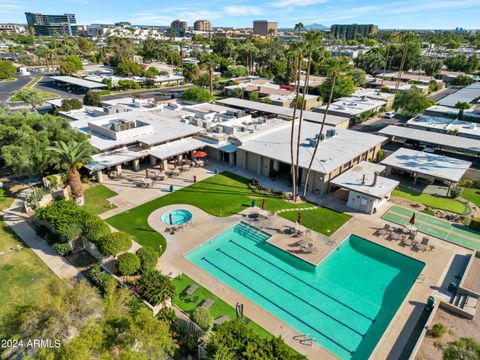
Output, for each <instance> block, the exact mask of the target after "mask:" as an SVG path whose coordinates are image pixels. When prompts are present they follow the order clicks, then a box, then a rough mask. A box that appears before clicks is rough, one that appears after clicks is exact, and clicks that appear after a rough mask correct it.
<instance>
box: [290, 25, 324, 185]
mask: <svg viewBox="0 0 480 360" xmlns="http://www.w3.org/2000/svg"><path fill="white" fill-rule="evenodd" d="M305 42H306V45H307V47H308V65H307V73H306V74H305V80H304V82H303V94H302V104H301V107H300V118H299V119H298V130H297V157H296V159H295V173H296V176H297V177H298V176H299V174H300V164H299V158H300V142H301V136H302V123H303V112H304V110H305V99H306V95H307V93H308V84H309V82H310V68H311V64H312V53H313V48H314V47H316V46H318V45H320V42H321V34H320V31H309V32H307V33H306V34H305ZM296 103H297V106H298V95H297V97H296ZM298 182H301V179H299V180H298ZM305 186H306V185H305Z"/></svg>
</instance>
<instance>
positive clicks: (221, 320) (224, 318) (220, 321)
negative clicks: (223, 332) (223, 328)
mask: <svg viewBox="0 0 480 360" xmlns="http://www.w3.org/2000/svg"><path fill="white" fill-rule="evenodd" d="M228 320H230V316H228V315H223V316H221V317H219V318H216V319H215V320H214V321H213V323H214V324H215V325H217V326H218V325H222V324H223V323H224V322H227V321H228Z"/></svg>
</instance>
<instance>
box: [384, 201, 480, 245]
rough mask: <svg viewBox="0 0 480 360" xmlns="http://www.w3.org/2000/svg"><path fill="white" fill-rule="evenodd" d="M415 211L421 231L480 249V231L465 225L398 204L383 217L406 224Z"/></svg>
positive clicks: (417, 226)
mask: <svg viewBox="0 0 480 360" xmlns="http://www.w3.org/2000/svg"><path fill="white" fill-rule="evenodd" d="M413 213H415V227H416V228H417V229H418V231H419V232H421V233H424V234H426V235H430V236H435V237H437V238H439V239H442V240H445V241H448V242H451V243H453V244H456V245H460V246H463V247H466V248H469V249H473V250H480V233H478V232H476V231H474V230H471V229H469V228H467V227H466V226H463V225H459V224H453V223H451V222H448V221H445V220H441V219H438V218H436V217H434V216H430V215H427V214H424V213H421V212H417V211H413V210H410V209H407V208H404V207H401V206H398V205H395V206H393V207H392V208H391V209H390V210H388V211H387V212H386V213H385V214H384V215H383V219H384V220H387V221H391V222H393V223H395V224H398V225H405V224H407V223H408V222H409V221H410V219H411V217H412V215H413Z"/></svg>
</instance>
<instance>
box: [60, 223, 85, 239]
mask: <svg viewBox="0 0 480 360" xmlns="http://www.w3.org/2000/svg"><path fill="white" fill-rule="evenodd" d="M58 231H59V233H60V235H62V236H63V237H64V239H65V240H66V241H72V240H77V239H78V238H79V237H80V235H82V232H83V226H82V225H80V224H78V223H73V224H70V226H69V227H62V228H61V229H60V230H58Z"/></svg>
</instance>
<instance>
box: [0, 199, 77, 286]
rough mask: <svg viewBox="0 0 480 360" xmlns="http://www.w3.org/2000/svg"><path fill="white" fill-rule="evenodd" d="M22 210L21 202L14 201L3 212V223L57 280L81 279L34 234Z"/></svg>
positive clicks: (64, 260)
mask: <svg viewBox="0 0 480 360" xmlns="http://www.w3.org/2000/svg"><path fill="white" fill-rule="evenodd" d="M22 208H23V204H22V201H21V200H19V199H15V200H14V201H13V204H12V206H11V207H10V208H9V209H7V210H4V212H3V216H4V220H5V223H6V224H7V225H8V226H10V228H11V229H12V230H13V231H14V232H15V233H16V234H17V235H18V236H19V237H20V238H21V239H22V240H23V242H25V244H27V245H28V246H29V247H30V248H31V249H32V250H33V252H34V253H35V254H36V255H37V256H38V257H39V258H40V259H41V260H42V261H43V262H44V263H45V264H46V265H47V266H48V267H49V268H50V269H51V270H52V271H53V272H54V273H55V274H56V275H57V276H58V277H59V278H61V279H73V278H76V279H81V278H83V275H82V274H81V273H80V272H79V271H78V270H77V269H76V268H75V267H74V266H73V265H72V264H70V263H69V262H68V261H67V260H66V259H64V258H63V257H61V256H60V255H58V254H57V253H56V252H55V250H53V248H52V247H51V246H50V245H49V244H48V243H47V242H46V241H45V240H44V239H42V238H41V237H39V236H38V235H37V234H36V233H35V231H34V230H33V229H32V227H31V226H30V225H29V224H28V223H27V221H26V217H25V214H22V212H21V211H22Z"/></svg>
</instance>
